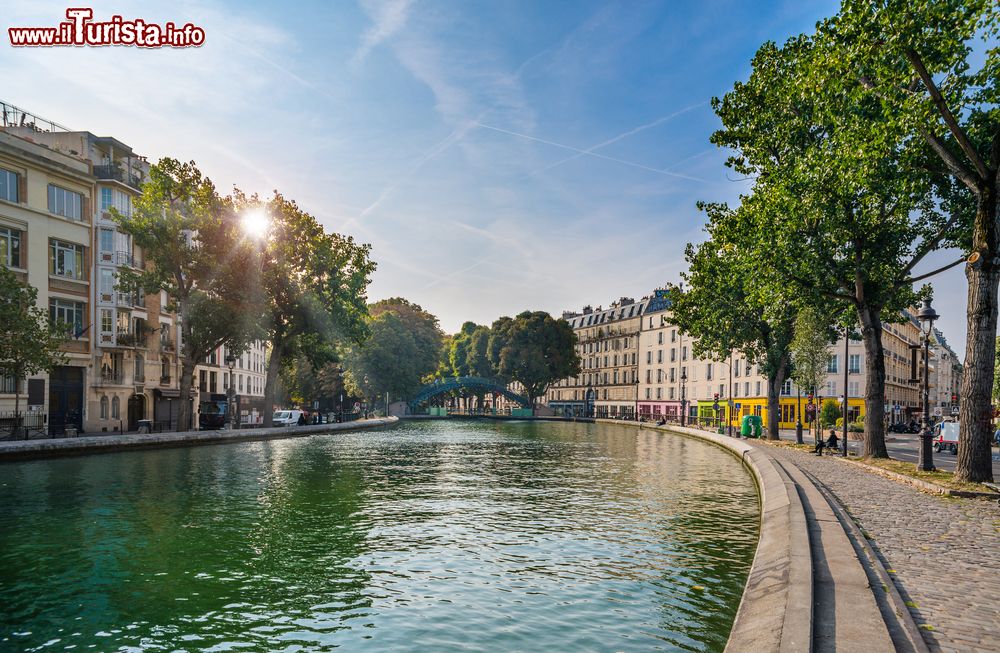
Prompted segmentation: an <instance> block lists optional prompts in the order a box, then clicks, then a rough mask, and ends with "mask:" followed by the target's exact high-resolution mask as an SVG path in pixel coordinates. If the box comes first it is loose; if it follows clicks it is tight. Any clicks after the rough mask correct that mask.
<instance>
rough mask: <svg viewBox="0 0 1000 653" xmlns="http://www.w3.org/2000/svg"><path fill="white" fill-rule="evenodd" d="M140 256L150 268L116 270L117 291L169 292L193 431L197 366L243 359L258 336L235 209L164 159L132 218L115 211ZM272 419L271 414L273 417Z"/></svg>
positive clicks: (182, 414)
mask: <svg viewBox="0 0 1000 653" xmlns="http://www.w3.org/2000/svg"><path fill="white" fill-rule="evenodd" d="M112 214H113V215H114V219H115V221H116V222H117V223H118V226H119V228H120V229H121V230H122V231H123V232H124V233H127V234H129V235H131V236H132V239H133V242H134V243H135V244H136V245H138V246H139V247H141V248H142V250H143V255H144V257H145V260H146V264H147V265H146V268H145V269H144V270H142V271H137V270H131V269H128V268H119V272H118V274H119V278H118V285H119V287H121V288H124V289H127V290H132V289H142V290H143V291H144V292H146V293H157V294H158V293H159V292H161V291H163V292H165V293H166V295H167V298H168V308H169V309H170V310H171V311H175V312H176V313H177V315H178V321H179V322H180V327H181V342H180V347H179V354H180V360H181V377H180V396H181V401H180V402H179V403H180V406H179V411H178V421H177V424H178V428H180V429H184V428H190V426H191V421H192V420H191V415H192V411H191V408H192V407H191V403H190V400H189V398H190V397H191V387H192V384H193V381H194V378H193V377H194V370H195V366H196V365H198V364H199V363H200V362H201V361H203V360H204V359H205V358H206V357H207V356H208V355H209V354H211V353H212V352H213V351H215V350H216V349H217V348H218V347H219V346H221V345H226V348H227V349H228V350H230V351H232V352H240V351H242V350H243V349H245V347H246V344H247V343H248V342H250V341H252V340H253V339H254V338H255V337H256V336H257V335H258V333H257V330H256V329H257V324H258V321H259V317H260V306H259V303H258V302H257V298H256V296H255V293H254V292H253V289H254V286H255V276H254V275H251V274H247V271H248V270H253V269H255V267H256V257H255V253H254V248H253V245H252V243H251V241H250V240H249V239H248V238H247V237H246V236H245V234H244V231H243V229H242V228H241V225H240V220H239V216H238V215H237V213H236V210H235V207H234V205H233V202H232V200H231V199H229V198H226V199H224V198H221V197H220V196H219V195H218V193H216V191H215V186H213V185H212V182H211V180H209V179H208V178H207V177H203V176H202V174H201V172H200V171H199V170H198V168H197V167H196V166H195V164H194V163H193V162H191V163H181V162H179V161H177V160H176V159H169V158H166V159H161V160H160V161H159V162H158V163H157V164H155V165H153V166H150V171H149V180H148V181H147V182H146V183H145V184H144V185H143V188H142V194H141V195H140V196H139V198H138V199H137V200H136V202H135V205H134V210H133V211H132V214H131V215H124V214H122V213H119V212H117V211H112ZM268 414H270V413H268Z"/></svg>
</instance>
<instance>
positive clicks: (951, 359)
mask: <svg viewBox="0 0 1000 653" xmlns="http://www.w3.org/2000/svg"><path fill="white" fill-rule="evenodd" d="M930 349H931V361H932V362H933V363H934V370H933V373H932V374H931V380H930V381H931V382H930V388H931V396H930V404H931V412H932V414H934V413H939V414H940V416H942V417H948V416H953V415H958V393H959V390H960V389H961V387H962V364H961V362H959V358H958V354H956V353H955V351H954V350H953V349H952V348H951V346H949V345H948V341H947V340H946V339H945V337H944V334H943V333H941V331H939V330H938V329H934V335H933V337H932V338H931V345H930ZM935 409H937V410H935Z"/></svg>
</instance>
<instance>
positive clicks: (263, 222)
mask: <svg viewBox="0 0 1000 653" xmlns="http://www.w3.org/2000/svg"><path fill="white" fill-rule="evenodd" d="M242 219H243V231H245V232H246V233H247V235H248V236H250V237H252V238H263V237H264V236H265V235H266V234H267V229H268V227H270V226H271V219H270V217H268V215H267V211H266V210H265V209H264V208H256V209H250V210H249V211H245V212H244V213H243V215H242Z"/></svg>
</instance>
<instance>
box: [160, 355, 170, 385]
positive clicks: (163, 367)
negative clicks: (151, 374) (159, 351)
mask: <svg viewBox="0 0 1000 653" xmlns="http://www.w3.org/2000/svg"><path fill="white" fill-rule="evenodd" d="M160 381H168V382H169V381H170V359H169V358H167V357H166V356H164V357H162V358H161V359H160Z"/></svg>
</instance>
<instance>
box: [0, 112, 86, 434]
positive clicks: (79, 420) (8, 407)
mask: <svg viewBox="0 0 1000 653" xmlns="http://www.w3.org/2000/svg"><path fill="white" fill-rule="evenodd" d="M94 182H95V179H94V177H93V175H92V171H91V170H90V166H89V165H88V164H87V163H86V162H85V161H83V160H81V159H80V158H79V157H76V156H72V155H70V154H67V153H62V152H59V151H55V150H51V149H49V148H47V147H45V146H43V145H42V144H39V143H37V142H33V141H31V140H28V139H26V138H22V137H20V136H18V135H16V134H14V133H11V132H10V131H9V130H7V129H5V128H2V127H0V264H3V265H6V266H7V267H8V268H10V269H11V270H13V271H14V273H15V275H16V276H17V277H18V278H19V279H20V280H21V281H22V282H27V283H29V284H30V285H32V286H34V287H35V289H37V291H38V298H37V305H38V306H39V307H44V308H47V309H48V312H49V317H50V319H52V320H53V321H60V322H62V323H64V324H65V325H66V328H67V330H68V331H69V337H68V339H67V341H66V343H65V344H64V345H63V348H62V349H63V352H64V353H65V355H66V361H65V363H64V364H63V365H60V366H58V367H55V368H54V369H52V370H51V372H48V373H39V374H34V375H31V376H30V377H29V378H28V379H23V380H20V381H18V380H15V379H13V378H10V377H5V378H3V379H0V411H4V412H6V411H13V409H14V399H15V392H14V391H15V390H19V391H20V395H21V400H20V408H21V410H24V409H25V407H27V410H28V412H29V413H35V416H37V417H38V419H39V421H42V422H43V424H40V426H41V427H42V428H46V429H49V430H51V432H53V433H62V432H63V431H64V430H65V428H66V427H67V426H74V427H76V428H77V429H82V428H83V422H84V418H85V413H86V407H85V400H86V392H85V388H86V385H87V383H88V382H89V380H90V378H91V375H92V371H91V370H90V366H91V354H92V351H93V348H92V347H93V334H92V333H90V332H89V330H88V329H87V326H88V324H89V319H90V315H91V311H92V300H91V288H92V284H93V268H92V261H93V248H92V246H91V235H92V231H93V230H92V222H93V210H92V206H93V205H92V201H93V197H94V188H95V185H94ZM34 421H35V420H34V419H33V418H32V417H31V416H29V417H28V419H27V420H26V423H27V424H32V423H33V422H34Z"/></svg>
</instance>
